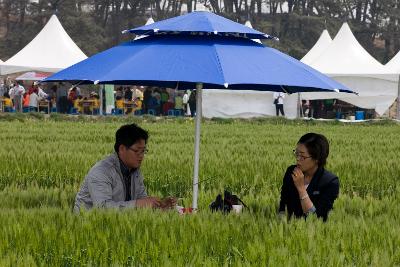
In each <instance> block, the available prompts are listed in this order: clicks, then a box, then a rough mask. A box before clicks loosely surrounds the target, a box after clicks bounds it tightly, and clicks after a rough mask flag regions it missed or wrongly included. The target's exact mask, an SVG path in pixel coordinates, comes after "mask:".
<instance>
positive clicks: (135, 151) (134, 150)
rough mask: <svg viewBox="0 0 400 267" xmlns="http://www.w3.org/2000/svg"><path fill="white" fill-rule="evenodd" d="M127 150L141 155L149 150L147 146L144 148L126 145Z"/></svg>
mask: <svg viewBox="0 0 400 267" xmlns="http://www.w3.org/2000/svg"><path fill="white" fill-rule="evenodd" d="M128 149H129V150H132V151H133V152H134V153H135V154H136V155H137V156H142V155H145V154H147V152H149V150H148V149H147V148H145V149H133V148H131V147H128Z"/></svg>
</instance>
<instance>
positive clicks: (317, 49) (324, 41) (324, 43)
mask: <svg viewBox="0 0 400 267" xmlns="http://www.w3.org/2000/svg"><path fill="white" fill-rule="evenodd" d="M331 43H332V38H331V36H330V35H329V32H328V30H324V31H323V32H322V34H321V36H320V37H319V39H318V41H317V42H316V43H315V44H314V46H313V47H312V48H311V49H310V51H308V53H307V54H306V55H305V56H304V57H303V58H302V59H301V62H303V63H305V64H307V65H310V64H311V63H313V62H314V61H315V60H317V59H318V57H319V56H320V55H321V54H322V53H323V52H324V51H325V50H326V49H327V48H328V47H329V45H330V44H331Z"/></svg>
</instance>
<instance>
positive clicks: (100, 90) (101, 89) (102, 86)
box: [99, 84, 104, 115]
mask: <svg viewBox="0 0 400 267" xmlns="http://www.w3.org/2000/svg"><path fill="white" fill-rule="evenodd" d="M103 88H104V84H100V89H99V96H100V107H99V115H103Z"/></svg>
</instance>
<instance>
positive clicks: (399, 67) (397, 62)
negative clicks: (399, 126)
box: [385, 52, 400, 120]
mask: <svg viewBox="0 0 400 267" xmlns="http://www.w3.org/2000/svg"><path fill="white" fill-rule="evenodd" d="M385 67H386V69H387V70H388V71H391V72H395V73H397V75H399V80H400V52H398V53H397V54H396V55H395V56H394V57H393V58H392V59H391V60H390V61H389V62H388V63H387V64H386V65H385ZM396 113H397V115H396V117H397V119H398V120H400V81H399V84H398V90H397V112H396Z"/></svg>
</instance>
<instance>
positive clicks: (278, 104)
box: [274, 92, 285, 116]
mask: <svg viewBox="0 0 400 267" xmlns="http://www.w3.org/2000/svg"><path fill="white" fill-rule="evenodd" d="M284 98H285V94H284V93H281V92H274V104H275V108H276V116H279V111H280V112H281V114H282V116H285V111H283V99H284Z"/></svg>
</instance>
